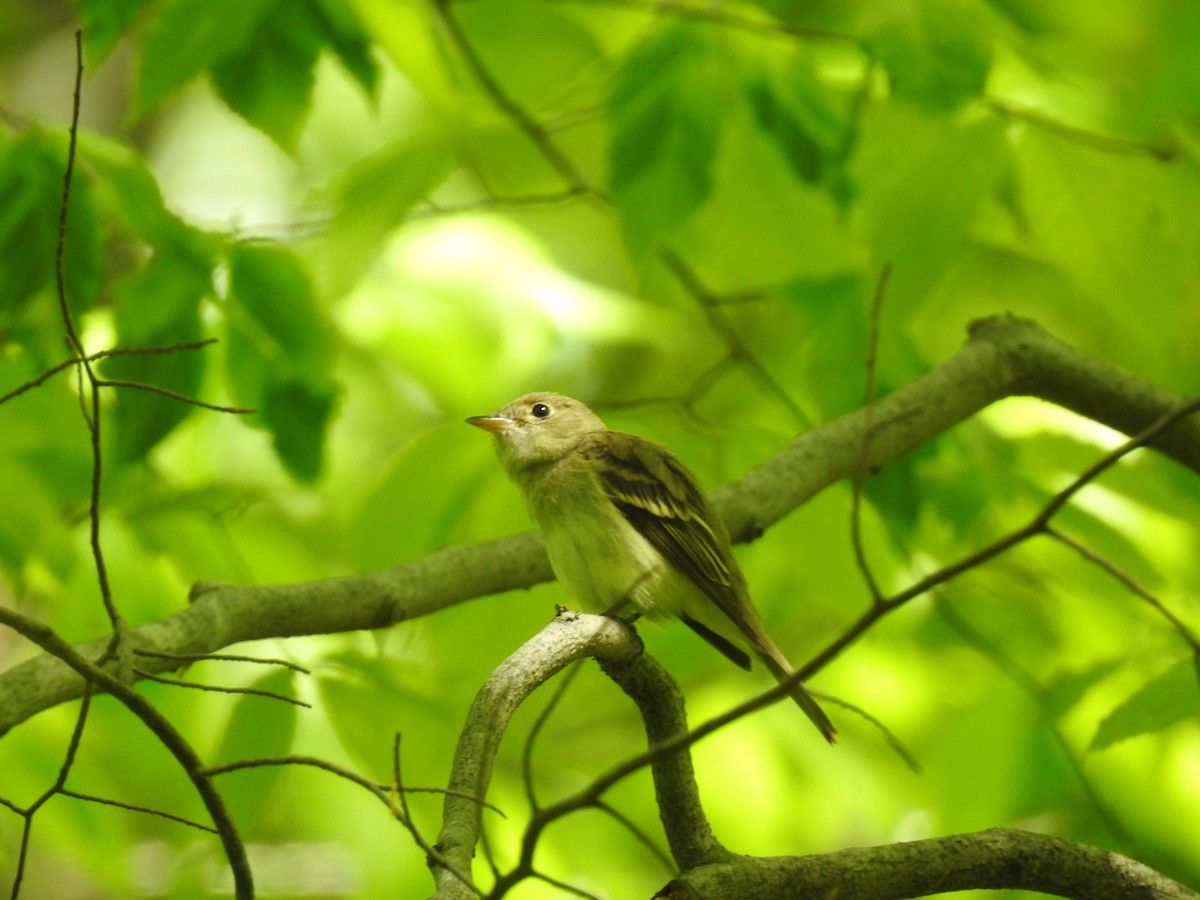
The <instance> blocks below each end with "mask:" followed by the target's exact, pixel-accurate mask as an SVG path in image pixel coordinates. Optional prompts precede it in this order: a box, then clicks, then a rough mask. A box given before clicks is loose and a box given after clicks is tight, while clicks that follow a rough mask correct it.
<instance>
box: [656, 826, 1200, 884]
mask: <svg viewBox="0 0 1200 900" xmlns="http://www.w3.org/2000/svg"><path fill="white" fill-rule="evenodd" d="M988 888H998V889H1003V888H1015V889H1021V890H1029V891H1041V892H1042V893H1046V894H1051V895H1053V896H1057V897H1072V898H1077V900H1196V898H1197V897H1200V894H1196V893H1195V892H1194V891H1191V890H1189V889H1188V888H1186V887H1184V886H1183V885H1181V884H1179V883H1178V882H1175V881H1172V880H1171V879H1170V878H1167V877H1166V876H1164V875H1160V874H1158V873H1157V872H1155V871H1153V870H1152V869H1149V868H1147V867H1146V866H1144V865H1142V864H1141V863H1139V862H1135V861H1134V860H1132V859H1129V858H1128V857H1125V856H1122V855H1120V854H1119V853H1113V852H1111V851H1109V850H1103V849H1100V848H1099V847H1091V846H1088V845H1087V844H1079V843H1076V842H1074V841H1068V840H1064V839H1063V838H1057V837H1050V836H1048V835H1042V834H1033V833H1031V832H1028V831H1019V830H1016V829H1009V828H996V829H991V830H988V831H982V832H976V833H974V834H956V835H951V836H949V837H941V838H930V839H928V840H923V841H910V842H906V843H898V844H887V845H884V846H882V847H855V848H852V849H849V850H839V851H836V852H833V853H825V854H821V855H820V856H781V857H770V858H753V857H738V858H737V859H736V860H734V861H731V862H727V863H717V864H713V865H709V866H705V867H703V868H700V869H696V870H694V871H692V872H688V873H686V874H684V875H682V876H680V877H679V878H678V879H676V880H675V881H674V882H672V883H671V884H670V885H668V886H667V887H666V888H664V889H663V891H662V892H660V893H659V895H658V896H661V897H672V898H680V900H684V898H687V900H698V898H701V897H705V898H718V897H738V898H744V900H757V898H764V900H765V898H770V900H812V898H813V897H837V898H838V900H899V898H904V897H928V896H933V895H935V894H944V893H949V892H952V891H963V890H978V889H988Z"/></svg>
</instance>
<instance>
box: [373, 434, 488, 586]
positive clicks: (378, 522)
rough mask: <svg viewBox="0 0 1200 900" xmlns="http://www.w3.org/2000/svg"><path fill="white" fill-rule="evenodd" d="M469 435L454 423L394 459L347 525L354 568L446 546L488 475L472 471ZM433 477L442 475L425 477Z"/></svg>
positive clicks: (473, 448)
mask: <svg viewBox="0 0 1200 900" xmlns="http://www.w3.org/2000/svg"><path fill="white" fill-rule="evenodd" d="M470 430H471V429H467V428H466V427H465V426H464V425H463V424H462V422H461V421H458V420H455V421H454V422H451V423H448V424H447V425H445V426H444V427H441V428H433V429H430V430H428V431H426V432H424V433H423V434H421V435H419V436H418V437H417V438H416V439H415V440H414V441H412V442H411V443H409V444H408V445H406V446H405V447H404V448H403V449H402V450H401V451H400V452H399V453H397V454H396V456H395V458H394V459H393V460H392V463H391V465H390V467H389V468H388V469H387V470H386V471H385V472H384V473H383V477H382V478H381V479H380V480H379V481H378V482H377V483H375V484H373V485H372V487H371V490H370V493H369V494H368V496H367V500H366V502H365V503H364V504H363V505H362V507H361V508H360V509H359V511H358V514H357V515H356V516H355V519H354V521H353V522H352V523H351V530H352V541H351V543H352V546H353V548H354V553H355V568H356V569H362V570H366V571H370V570H373V569H382V568H385V567H387V566H394V565H397V564H398V563H401V562H405V561H407V560H410V559H417V558H419V557H420V556H422V555H424V554H426V553H430V552H432V551H433V550H436V549H438V548H439V547H442V546H444V545H445V544H446V543H448V541H449V535H450V533H451V529H452V528H453V527H454V526H455V525H456V524H457V520H458V519H459V518H460V517H461V515H462V510H463V508H464V506H466V505H467V502H468V500H469V499H470V497H471V496H472V495H473V494H474V493H475V491H476V490H477V489H478V487H479V482H480V480H481V479H482V478H486V477H487V475H488V473H486V472H477V471H474V469H473V467H472V466H471V462H472V461H474V460H476V459H478V456H479V444H478V440H477V439H475V438H476V437H477V436H476V435H473V434H470V433H468V432H469V431H470ZM435 472H440V473H444V474H442V475H440V476H439V477H436V478H433V477H430V476H431V474H432V473H435ZM464 476H466V480H465V481H464Z"/></svg>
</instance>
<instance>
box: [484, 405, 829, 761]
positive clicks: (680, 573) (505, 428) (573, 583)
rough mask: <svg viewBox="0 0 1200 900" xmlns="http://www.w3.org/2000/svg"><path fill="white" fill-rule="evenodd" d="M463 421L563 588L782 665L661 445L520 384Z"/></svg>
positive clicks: (797, 696) (742, 659)
mask: <svg viewBox="0 0 1200 900" xmlns="http://www.w3.org/2000/svg"><path fill="white" fill-rule="evenodd" d="M467 421H468V422H469V423H470V424H472V425H476V426H478V427H480V428H484V429H486V430H487V431H490V432H492V434H493V435H495V437H496V447H497V451H498V453H499V456H500V460H501V462H502V463H503V465H504V468H505V470H506V471H507V472H508V475H509V477H511V478H512V480H513V481H514V482H516V484H517V485H518V487H520V488H521V490H522V492H523V493H524V494H525V498H526V501H527V502H528V504H529V511H530V514H531V515H532V517H533V520H534V522H535V523H536V524H537V526H538V528H539V529H541V532H542V537H543V539H544V540H545V544H546V551H547V553H548V554H549V556H550V563H551V565H552V566H553V567H554V572H555V575H557V576H558V579H559V581H560V582H562V584H563V586H564V588H565V589H566V591H567V593H568V594H570V595H571V596H572V597H574V598H575V599H577V600H578V601H579V602H580V603H582V604H584V605H585V606H586V607H587V608H589V609H591V610H593V611H596V612H604V611H607V610H610V609H612V608H614V607H618V606H620V605H623V604H626V603H632V604H633V605H634V606H635V607H636V608H637V609H638V610H639V612H641V613H642V614H643V615H645V616H646V617H647V618H650V619H660V620H661V619H668V618H672V617H678V618H680V619H682V620H683V621H684V622H685V623H686V624H687V625H688V626H689V627H691V628H692V629H693V630H694V631H695V632H696V633H698V634H699V635H700V636H701V637H703V638H704V639H705V640H707V641H708V642H709V643H710V644H712V645H713V646H714V647H716V648H717V649H718V650H720V651H721V652H722V653H723V654H724V655H725V656H726V657H728V658H729V659H730V660H731V661H732V662H734V663H735V664H737V665H739V666H741V667H742V668H744V669H749V668H750V662H751V655H750V654H751V653H753V654H754V655H755V656H757V657H758V658H759V659H761V660H762V661H763V663H764V664H765V665H766V666H767V668H768V669H769V670H770V671H771V673H772V674H773V675H774V676H775V677H776V678H777V679H779V680H780V681H782V680H784V679H786V678H787V677H789V676H790V675H791V673H792V667H791V665H790V664H789V663H788V661H787V658H786V657H784V655H783V653H782V652H781V651H780V650H779V648H778V647H777V646H776V645H775V642H774V641H772V640H771V637H770V635H768V634H767V632H766V629H765V628H764V627H763V624H762V620H761V619H760V618H759V616H758V612H757V611H756V610H755V608H754V605H753V603H752V602H751V600H750V594H749V591H748V590H747V588H746V582H745V579H744V578H743V577H742V573H741V570H740V569H739V568H738V564H737V561H736V560H735V559H734V556H733V551H732V549H731V548H730V542H729V536H728V534H727V533H726V531H725V527H724V525H723V524H722V522H721V520H720V518H719V517H718V516H717V515H716V513H715V512H714V511H713V509H712V506H711V505H710V504H709V502H708V499H707V498H706V497H705V495H704V492H703V491H702V490H701V488H700V486H699V484H698V483H697V482H696V479H695V477H693V476H692V474H691V473H690V472H689V471H688V470H687V469H686V468H685V467H684V465H683V463H681V462H680V461H679V460H678V458H676V457H675V455H674V454H673V453H671V451H670V450H668V449H667V448H666V447H663V446H662V445H661V444H658V443H655V442H654V441H651V440H648V439H646V438H643V437H639V436H637V435H634V434H628V433H626V432H622V431H610V430H608V429H607V428H606V427H605V425H604V423H603V422H602V421H601V420H600V418H599V417H598V416H596V414H595V413H593V412H592V411H591V410H590V409H588V408H587V407H586V406H585V405H583V404H582V403H580V402H579V401H577V400H572V399H571V398H569V397H564V396H561V395H559V394H551V393H544V392H542V393H534V394H526V395H525V396H523V397H520V398H518V399H516V400H514V401H513V402H512V403H509V404H508V405H507V406H505V407H504V408H502V409H501V410H499V411H498V412H496V413H495V414H493V415H491V416H475V417H473V418H470V419H467ZM747 651H749V652H747ZM791 696H792V698H793V699H794V700H795V701H796V703H797V704H798V705H799V706H800V708H801V709H802V710H804V712H805V714H806V715H807V716H808V717H809V718H810V719H811V720H812V722H813V724H814V725H816V726H817V728H818V729H819V730H820V732H821V734H822V735H824V736H825V738H826V739H827V740H828V741H829V742H830V743H832V742H833V741H834V735H835V734H836V730H835V729H834V727H833V724H832V723H831V722H830V721H829V717H828V716H826V715H825V712H824V711H823V710H822V709H821V707H820V706H818V705H817V702H816V701H815V700H814V699H813V698H812V696H811V695H810V694H809V693H808V691H807V690H805V688H804V685H803V684H801V683H799V682H797V683H796V685H795V686H794V688H793V690H792V692H791Z"/></svg>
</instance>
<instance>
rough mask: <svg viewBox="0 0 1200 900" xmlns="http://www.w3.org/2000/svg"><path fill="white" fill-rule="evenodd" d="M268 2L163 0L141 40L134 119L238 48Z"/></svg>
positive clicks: (134, 99) (262, 0)
mask: <svg viewBox="0 0 1200 900" xmlns="http://www.w3.org/2000/svg"><path fill="white" fill-rule="evenodd" d="M270 5H271V0H164V2H163V3H162V4H161V5H160V6H159V7H158V9H157V10H156V11H155V15H154V16H152V17H151V18H150V21H149V24H148V26H147V28H146V33H145V35H144V36H143V38H142V47H141V51H142V52H141V59H140V66H139V69H138V75H137V83H136V85H135V89H134V96H133V103H132V111H133V115H134V116H135V117H138V116H141V115H143V114H144V113H145V112H146V111H147V110H149V109H150V108H152V107H153V106H155V105H156V104H158V103H160V102H162V101H163V100H165V99H166V98H167V97H169V96H170V95H171V94H173V93H174V92H175V91H176V90H178V89H179V88H181V87H182V86H183V85H184V84H186V83H187V82H188V81H190V80H191V79H192V78H194V77H196V76H197V75H199V74H200V73H201V72H204V71H206V70H208V69H209V68H211V67H212V66H214V65H216V64H217V63H219V62H221V61H222V60H224V59H226V58H227V57H229V56H231V55H232V54H233V53H235V52H236V51H238V50H240V49H242V48H243V47H244V46H245V45H246V44H247V42H248V41H249V39H250V38H251V36H252V35H253V34H254V29H255V26H256V25H257V24H258V22H259V20H260V18H261V17H262V16H263V14H264V13H265V12H266V11H267V10H268V9H269V8H270Z"/></svg>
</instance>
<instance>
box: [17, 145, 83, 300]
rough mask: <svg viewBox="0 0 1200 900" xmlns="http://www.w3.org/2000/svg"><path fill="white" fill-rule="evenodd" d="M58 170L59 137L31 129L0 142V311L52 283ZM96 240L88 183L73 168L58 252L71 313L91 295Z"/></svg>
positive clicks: (61, 167)
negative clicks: (64, 240)
mask: <svg viewBox="0 0 1200 900" xmlns="http://www.w3.org/2000/svg"><path fill="white" fill-rule="evenodd" d="M65 170H66V154H65V152H64V145H63V144H62V142H61V141H59V140H56V139H52V138H50V137H48V136H46V135H42V134H40V133H38V132H36V131H35V132H30V133H28V134H26V135H24V136H22V137H20V138H18V139H17V140H15V141H13V142H12V143H10V144H8V145H7V146H5V145H4V144H0V284H3V290H0V312H5V313H7V314H10V315H11V314H12V313H14V312H16V311H19V310H21V309H22V308H23V307H24V306H25V304H27V303H28V302H29V301H30V300H32V299H33V297H34V296H35V295H36V294H38V293H39V292H40V291H53V290H54V284H55V267H56V253H57V247H58V228H59V209H60V207H61V205H62V184H63V173H64V172H65ZM103 247H104V233H103V231H102V230H101V229H100V227H99V222H98V220H97V218H96V210H95V205H94V202H93V198H92V192H91V188H90V186H89V184H88V182H87V180H86V179H85V178H83V177H81V173H79V172H76V175H75V178H74V180H73V182H72V187H71V209H70V214H69V216H68V219H67V243H66V256H65V257H64V259H65V267H66V271H65V274H66V289H67V297H68V299H69V301H70V304H71V310H72V312H74V313H75V314H77V315H78V314H79V313H80V312H82V311H84V310H87V309H89V308H91V306H92V305H93V304H94V303H95V301H96V295H97V292H98V290H99V285H100V268H101V258H102V255H103Z"/></svg>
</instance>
